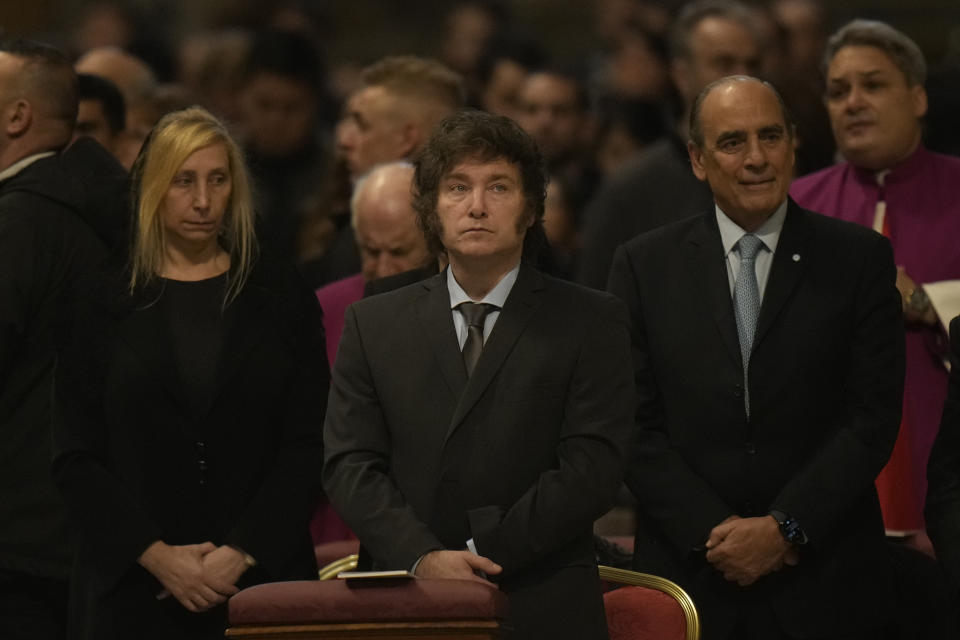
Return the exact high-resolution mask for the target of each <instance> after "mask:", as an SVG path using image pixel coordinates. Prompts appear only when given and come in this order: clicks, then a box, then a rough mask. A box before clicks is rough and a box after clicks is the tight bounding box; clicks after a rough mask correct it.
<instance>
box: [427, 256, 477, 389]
mask: <svg viewBox="0 0 960 640" xmlns="http://www.w3.org/2000/svg"><path fill="white" fill-rule="evenodd" d="M421 286H423V288H424V295H422V296H421V297H420V299H419V300H418V301H417V319H418V321H419V322H420V325H421V326H420V328H421V331H422V333H421V336H423V337H425V338H426V341H427V342H428V343H429V344H430V349H431V350H432V351H433V356H434V359H435V360H436V362H437V366H438V367H439V368H440V373H441V374H442V375H443V379H444V381H445V382H446V383H447V388H448V389H449V390H450V393H451V394H453V397H454V398H459V397H460V396H461V395H463V389H464V387H465V386H466V384H467V370H466V368H465V367H464V365H463V357H462V356H461V355H460V349H459V347H458V344H457V334H456V331H455V330H454V328H453V316H452V315H451V311H450V294H449V292H448V291H447V272H446V271H443V272H442V273H440V274H437V275H435V276H433V277H432V278H428V279H427V280H424V281H423V282H422V283H421Z"/></svg>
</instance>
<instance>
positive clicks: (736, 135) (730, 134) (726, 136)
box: [717, 129, 747, 144]
mask: <svg viewBox="0 0 960 640" xmlns="http://www.w3.org/2000/svg"><path fill="white" fill-rule="evenodd" d="M746 137H747V132H746V131H743V130H741V129H736V130H734V131H721V132H720V135H718V136H717V144H721V143H723V142H726V141H727V140H744V139H746Z"/></svg>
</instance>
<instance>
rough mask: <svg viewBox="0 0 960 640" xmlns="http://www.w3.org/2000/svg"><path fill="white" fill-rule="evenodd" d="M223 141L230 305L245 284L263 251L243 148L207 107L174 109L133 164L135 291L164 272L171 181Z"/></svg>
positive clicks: (132, 279) (132, 282)
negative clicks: (226, 163) (193, 159)
mask: <svg viewBox="0 0 960 640" xmlns="http://www.w3.org/2000/svg"><path fill="white" fill-rule="evenodd" d="M213 144H221V145H223V147H224V149H225V150H226V152H227V158H228V159H229V164H230V167H229V168H230V180H231V183H232V188H231V191H230V200H229V202H228V203H227V210H226V212H225V213H224V217H223V222H222V227H221V230H220V240H219V242H220V245H221V247H222V248H223V249H224V251H226V252H227V253H228V254H229V255H230V270H229V272H228V274H227V288H226V293H225V296H224V305H226V304H228V303H229V302H230V301H231V300H233V299H234V298H236V296H237V294H239V293H240V291H241V290H242V289H243V286H244V284H245V283H246V281H247V278H248V277H249V275H250V271H251V269H252V268H253V263H254V261H255V259H256V255H257V237H256V234H255V231H254V210H253V192H252V187H251V181H250V177H249V175H248V172H247V167H246V163H245V162H244V160H243V153H242V152H241V151H240V148H239V147H238V146H237V143H236V142H234V140H233V138H231V137H230V134H229V133H228V132H227V129H226V127H224V126H223V124H221V123H220V121H219V120H217V119H216V118H215V117H214V116H213V115H211V114H210V112H208V111H207V110H206V109H203V108H201V107H190V108H187V109H183V110H182V111H174V112H172V113H168V114H167V115H165V116H164V117H163V118H161V119H160V122H158V123H157V125H156V126H155V127H154V128H153V131H151V133H150V136H149V137H148V138H147V141H146V142H145V143H144V147H143V150H142V151H141V152H140V156H139V157H138V158H137V161H136V163H135V164H134V166H133V185H134V202H135V211H134V223H135V231H134V234H133V248H132V250H131V256H130V292H131V293H135V292H136V291H137V289H140V288H143V287H147V286H149V285H150V284H152V283H153V282H154V281H155V280H156V279H157V277H158V276H159V274H160V271H161V269H162V267H163V260H164V255H165V251H166V235H165V234H166V232H165V229H164V226H163V220H162V216H161V215H160V208H161V206H162V204H163V199H164V197H165V196H166V194H167V190H168V189H169V188H170V183H171V182H172V181H173V178H174V176H175V175H176V173H177V171H178V170H179V169H180V166H181V165H182V164H183V163H184V162H185V161H186V160H187V158H189V157H190V155H191V154H192V153H194V152H195V151H197V150H199V149H203V148H204V147H208V146H210V145H213Z"/></svg>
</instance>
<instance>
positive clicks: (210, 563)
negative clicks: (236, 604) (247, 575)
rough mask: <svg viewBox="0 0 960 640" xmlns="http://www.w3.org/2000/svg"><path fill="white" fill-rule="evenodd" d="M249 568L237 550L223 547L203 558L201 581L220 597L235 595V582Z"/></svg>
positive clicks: (244, 558)
mask: <svg viewBox="0 0 960 640" xmlns="http://www.w3.org/2000/svg"><path fill="white" fill-rule="evenodd" d="M248 568H249V565H248V564H247V560H246V556H245V555H244V554H243V553H242V552H240V551H239V550H237V549H235V548H233V547H230V546H227V545H223V546H222V547H217V548H216V549H215V550H214V551H211V552H210V553H208V554H207V555H205V556H203V580H204V582H205V583H206V584H207V586H208V587H210V588H211V589H213V590H214V591H216V592H217V593H219V594H220V595H222V596H226V597H228V598H229V597H230V596H232V595H233V594H235V593H236V592H237V591H239V589H237V587H236V584H237V580H239V579H240V576H242V575H243V573H244V572H245V571H246V570H247V569H248Z"/></svg>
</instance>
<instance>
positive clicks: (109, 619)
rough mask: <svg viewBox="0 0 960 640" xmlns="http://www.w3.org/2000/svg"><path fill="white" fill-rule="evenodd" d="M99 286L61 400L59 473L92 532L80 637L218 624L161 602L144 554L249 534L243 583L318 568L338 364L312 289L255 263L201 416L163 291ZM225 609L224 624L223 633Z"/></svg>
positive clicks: (84, 536) (79, 581)
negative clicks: (333, 364)
mask: <svg viewBox="0 0 960 640" xmlns="http://www.w3.org/2000/svg"><path fill="white" fill-rule="evenodd" d="M93 285H94V288H87V289H85V290H84V301H83V302H84V303H83V304H82V305H81V306H80V308H79V310H78V315H77V319H76V327H77V332H76V333H75V334H74V335H73V336H72V339H71V343H70V346H69V348H68V349H67V350H66V351H65V353H64V354H63V356H62V358H61V362H60V364H59V365H58V371H57V379H56V391H57V393H56V398H55V401H56V403H55V410H56V416H55V418H56V423H55V425H56V430H55V437H56V440H55V453H56V458H55V461H54V474H55V477H56V480H57V482H58V484H59V487H60V489H61V491H62V492H63V494H64V497H65V499H66V502H67V506H68V510H69V514H70V516H71V517H72V519H73V522H74V525H75V526H76V528H77V530H78V532H79V534H80V541H79V549H78V557H77V561H76V567H75V572H74V584H73V589H74V605H73V606H74V609H73V611H72V622H71V627H72V630H73V631H74V632H76V637H88V638H97V639H98V640H99V639H101V638H113V637H143V638H146V637H164V634H167V637H172V636H171V635H170V634H176V633H181V632H184V633H185V631H184V630H185V629H194V630H196V629H197V628H198V627H197V626H191V625H193V623H194V622H196V623H197V625H202V624H206V623H201V622H200V617H199V616H197V615H196V614H192V613H189V612H186V610H184V609H183V608H182V607H181V606H180V605H179V603H177V602H176V601H175V600H174V599H173V598H168V599H167V600H164V601H159V602H158V601H157V600H156V599H155V596H156V594H157V593H158V592H159V591H160V590H161V589H162V586H161V585H160V583H159V582H158V581H156V579H154V578H153V576H151V575H150V574H149V573H147V572H146V571H145V570H144V569H142V568H141V567H140V566H139V565H138V564H137V558H138V557H139V556H140V554H141V553H142V552H143V551H144V550H145V549H146V548H147V547H148V546H149V545H150V544H151V543H153V542H154V541H156V540H163V541H164V542H166V543H168V544H173V545H181V544H198V543H201V542H204V541H211V542H213V543H214V544H217V545H220V544H234V545H237V546H238V547H240V548H242V549H243V550H244V551H246V552H247V553H249V554H250V555H252V556H253V557H254V558H255V559H256V560H257V563H258V564H257V566H256V567H254V568H253V569H251V570H249V571H248V572H247V573H246V574H245V575H244V576H243V578H242V579H241V580H242V581H241V586H245V585H248V584H253V583H257V582H264V581H272V580H289V579H310V578H315V577H316V562H315V560H314V557H313V548H312V544H311V540H310V535H309V531H308V520H309V517H310V513H311V510H312V507H313V505H314V504H315V503H316V499H317V496H318V495H319V490H320V469H319V467H320V461H321V459H322V455H323V453H322V431H321V428H322V427H321V425H322V423H323V415H324V409H325V406H326V402H325V398H326V393H327V389H328V384H329V372H328V369H327V365H326V362H327V361H326V355H325V352H324V340H323V330H322V322H321V317H320V312H319V308H318V307H317V304H316V299H315V297H314V296H313V295H312V293H311V292H310V291H309V290H307V289H306V287H305V286H303V285H302V283H301V282H300V280H299V278H297V277H296V276H295V275H294V274H293V272H292V269H291V270H290V271H289V272H284V271H282V270H279V269H276V270H275V269H271V268H269V267H267V266H263V265H259V266H258V267H256V268H255V269H254V272H253V273H252V274H251V278H250V280H249V281H248V283H247V284H246V286H245V288H244V289H243V291H242V292H241V293H240V294H239V296H238V297H237V298H236V299H235V300H234V301H233V302H231V304H230V305H229V306H228V307H227V309H226V311H225V320H224V325H225V331H224V336H223V342H222V348H221V356H220V362H219V366H218V374H217V381H216V391H215V393H214V397H213V399H212V402H211V403H210V405H209V409H207V410H206V411H201V412H199V413H198V412H197V411H196V410H195V409H191V403H190V402H189V401H188V396H187V394H186V393H185V392H184V389H183V385H182V383H181V381H180V378H179V374H178V371H177V362H176V356H175V350H174V348H173V344H172V341H171V334H170V330H169V328H168V325H167V323H166V318H165V315H164V313H163V311H162V310H161V309H160V306H161V305H160V304H155V303H154V299H153V298H154V296H155V295H156V293H157V292H156V291H152V292H149V294H145V295H143V296H136V297H134V298H133V299H131V298H130V296H128V295H127V294H126V293H125V292H124V290H123V283H122V282H112V281H111V280H107V281H106V282H104V281H103V280H102V279H98V280H96V281H95V283H93ZM218 609H220V610H221V611H216V610H215V611H214V613H213V614H212V616H211V617H212V618H214V620H212V621H210V622H209V624H210V625H212V627H216V625H218V624H219V625H220V629H219V636H222V632H223V627H222V620H223V613H224V612H223V611H222V609H223V607H220V608H218ZM171 625H172V626H171ZM132 630H135V631H132ZM214 630H215V629H214ZM151 634H152V635H151ZM191 637H192V636H191ZM214 637H216V636H214Z"/></svg>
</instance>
